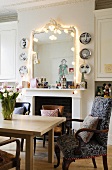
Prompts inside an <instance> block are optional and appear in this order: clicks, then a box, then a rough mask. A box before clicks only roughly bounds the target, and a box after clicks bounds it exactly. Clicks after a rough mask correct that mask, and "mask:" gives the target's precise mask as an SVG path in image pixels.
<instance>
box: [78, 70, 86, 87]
mask: <svg viewBox="0 0 112 170" xmlns="http://www.w3.org/2000/svg"><path fill="white" fill-rule="evenodd" d="M80 88H82V89H87V81H86V80H85V78H84V72H82V77H81V83H80Z"/></svg>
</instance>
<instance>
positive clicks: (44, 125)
mask: <svg viewBox="0 0 112 170" xmlns="http://www.w3.org/2000/svg"><path fill="white" fill-rule="evenodd" d="M64 121H66V118H65V117H45V116H34V115H16V114H14V115H13V118H12V120H3V118H2V116H1V114H0V136H6V137H16V138H24V139H26V154H25V170H33V138H34V137H35V136H39V137H40V136H42V135H43V134H44V133H46V132H48V135H49V141H48V162H49V163H52V162H54V127H56V126H57V125H59V124H61V123H63V122H64Z"/></svg>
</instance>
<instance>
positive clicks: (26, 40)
mask: <svg viewBox="0 0 112 170" xmlns="http://www.w3.org/2000/svg"><path fill="white" fill-rule="evenodd" d="M20 46H21V48H23V49H24V48H27V47H28V39H27V38H22V40H21V42H20Z"/></svg>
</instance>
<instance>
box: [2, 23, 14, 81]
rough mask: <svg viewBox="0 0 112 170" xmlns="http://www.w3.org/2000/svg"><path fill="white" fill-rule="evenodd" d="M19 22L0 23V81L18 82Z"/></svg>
mask: <svg viewBox="0 0 112 170" xmlns="http://www.w3.org/2000/svg"><path fill="white" fill-rule="evenodd" d="M16 45H17V22H16V21H13V22H4V23H0V81H1V82H3V81H9V82H10V81H15V80H16V55H17V48H16Z"/></svg>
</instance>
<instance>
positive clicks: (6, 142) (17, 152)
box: [0, 138, 20, 159]
mask: <svg viewBox="0 0 112 170" xmlns="http://www.w3.org/2000/svg"><path fill="white" fill-rule="evenodd" d="M12 142H16V159H19V156H20V140H19V139H16V138H14V139H9V140H6V141H3V142H0V146H3V145H6V144H9V143H12Z"/></svg>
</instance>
